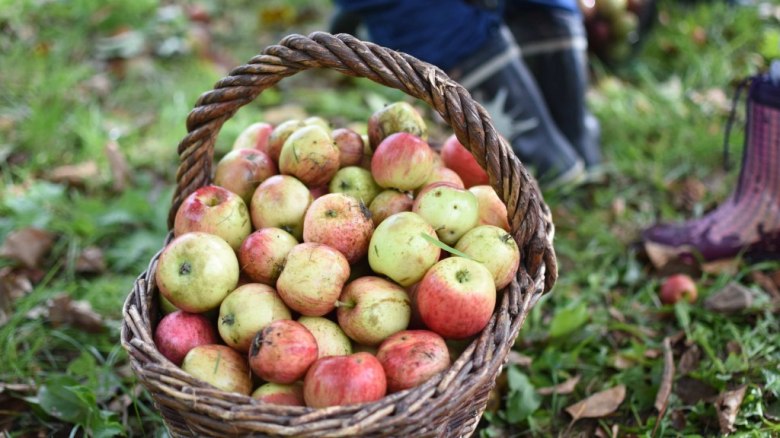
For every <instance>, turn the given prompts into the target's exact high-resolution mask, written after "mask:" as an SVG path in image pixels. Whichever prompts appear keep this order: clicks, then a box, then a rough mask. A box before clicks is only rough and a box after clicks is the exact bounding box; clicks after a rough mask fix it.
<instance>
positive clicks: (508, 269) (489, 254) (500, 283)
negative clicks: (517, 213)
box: [455, 225, 520, 289]
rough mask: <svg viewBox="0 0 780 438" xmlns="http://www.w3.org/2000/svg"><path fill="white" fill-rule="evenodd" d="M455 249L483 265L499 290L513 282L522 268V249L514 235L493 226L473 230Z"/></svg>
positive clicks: (481, 226) (462, 238)
mask: <svg viewBox="0 0 780 438" xmlns="http://www.w3.org/2000/svg"><path fill="white" fill-rule="evenodd" d="M455 249H457V250H458V251H461V252H463V253H465V254H466V255H468V256H470V257H471V258H473V259H474V260H476V261H478V262H480V263H482V264H483V265H484V266H485V267H486V268H487V269H488V271H490V273H491V274H492V275H493V282H495V284H496V288H497V289H503V288H504V287H505V286H506V285H508V284H509V283H511V282H512V279H513V278H515V275H516V274H517V268H518V267H519V266H520V249H519V248H518V247H517V242H515V239H513V238H512V235H511V234H509V233H507V232H506V231H504V230H503V229H501V228H498V227H496V226H493V225H480V226H478V227H476V228H472V229H471V230H470V231H469V232H467V233H466V234H464V235H463V237H461V238H460V240H458V243H457V245H455Z"/></svg>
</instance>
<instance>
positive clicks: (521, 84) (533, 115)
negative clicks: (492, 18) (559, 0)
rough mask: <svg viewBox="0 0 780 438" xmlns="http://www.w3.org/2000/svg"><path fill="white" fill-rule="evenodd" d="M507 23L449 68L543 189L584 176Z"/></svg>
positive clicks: (577, 156)
mask: <svg viewBox="0 0 780 438" xmlns="http://www.w3.org/2000/svg"><path fill="white" fill-rule="evenodd" d="M519 54H520V51H519V48H518V47H517V44H516V43H515V40H514V38H513V37H512V35H511V33H510V31H509V29H508V28H506V27H502V28H500V29H498V30H497V31H496V32H495V33H494V35H493V37H492V38H491V39H490V41H489V42H488V43H487V44H485V46H483V47H482V48H481V49H480V50H477V52H476V53H475V54H474V55H472V56H470V57H468V58H467V59H465V60H464V61H461V62H460V63H459V64H458V66H457V67H455V68H454V69H452V70H451V71H450V72H448V73H449V74H450V75H451V76H452V77H453V78H454V79H455V80H457V81H459V82H460V83H461V84H462V85H463V86H464V87H465V88H466V89H468V90H469V92H471V94H472V95H473V96H474V98H475V99H476V100H477V101H479V102H480V103H481V104H482V105H483V106H484V107H485V109H487V110H488V112H489V113H490V116H491V118H492V119H493V122H494V123H495V126H496V129H498V131H499V132H500V133H501V134H502V135H503V136H504V137H505V138H506V139H507V140H508V141H509V143H510V144H511V145H512V149H513V150H514V152H515V153H516V154H517V156H518V158H520V160H521V161H522V162H523V164H524V165H525V166H526V167H528V168H529V170H530V171H531V172H532V173H534V175H535V176H536V178H537V179H538V180H539V183H540V185H541V186H542V187H544V188H551V187H554V186H559V185H564V184H570V183H576V182H578V181H581V180H582V179H583V177H584V165H583V162H582V160H581V159H580V157H579V155H578V154H577V152H576V151H575V150H574V148H573V147H572V145H571V144H570V143H569V141H568V140H567V139H566V137H565V136H564V135H563V134H562V133H561V131H560V130H559V129H558V127H557V125H556V123H555V122H554V121H553V119H552V117H551V116H550V113H549V111H548V107H547V104H546V103H545V101H544V98H543V97H542V94H541V92H540V91H539V89H538V87H537V85H536V82H535V81H534V78H533V76H532V75H531V73H530V72H529V71H528V69H527V68H526V66H525V64H524V63H523V61H522V59H521V58H520V56H519Z"/></svg>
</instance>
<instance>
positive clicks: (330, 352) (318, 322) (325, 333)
mask: <svg viewBox="0 0 780 438" xmlns="http://www.w3.org/2000/svg"><path fill="white" fill-rule="evenodd" d="M298 322H300V323H301V324H303V326H304V327H306V328H307V329H309V331H310V332H311V334H313V335H314V338H315V339H317V347H318V348H319V356H318V357H325V356H342V355H345V354H352V342H350V340H349V338H348V337H347V335H346V334H345V333H344V330H342V329H341V327H339V325H338V324H336V323H335V322H333V321H331V320H329V319H327V318H323V317H321V316H301V317H300V318H298Z"/></svg>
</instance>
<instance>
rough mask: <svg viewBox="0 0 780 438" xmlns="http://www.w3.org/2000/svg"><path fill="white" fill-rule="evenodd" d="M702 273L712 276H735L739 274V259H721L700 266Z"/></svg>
mask: <svg viewBox="0 0 780 438" xmlns="http://www.w3.org/2000/svg"><path fill="white" fill-rule="evenodd" d="M701 270H702V272H706V273H707V274H713V275H730V276H732V277H733V276H735V275H737V272H739V259H723V260H716V261H714V262H707V263H704V264H702V265H701Z"/></svg>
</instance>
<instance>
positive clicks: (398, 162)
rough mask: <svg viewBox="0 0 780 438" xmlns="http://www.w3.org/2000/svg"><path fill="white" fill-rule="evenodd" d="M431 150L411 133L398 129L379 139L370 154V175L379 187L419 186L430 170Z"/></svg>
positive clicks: (431, 170)
mask: <svg viewBox="0 0 780 438" xmlns="http://www.w3.org/2000/svg"><path fill="white" fill-rule="evenodd" d="M433 156H434V153H433V150H432V149H431V147H430V146H428V143H426V142H425V141H423V140H422V139H420V137H417V136H415V135H412V134H409V133H406V132H398V133H395V134H392V135H390V136H389V137H387V138H385V139H384V140H382V143H380V144H379V146H377V148H376V150H374V155H373V156H372V157H371V175H373V176H374V180H375V181H376V182H377V184H379V185H380V186H381V187H384V188H388V189H398V190H402V191H406V190H414V189H417V188H418V187H420V186H422V185H423V184H424V183H425V181H427V180H428V178H429V177H430V176H431V172H433Z"/></svg>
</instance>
